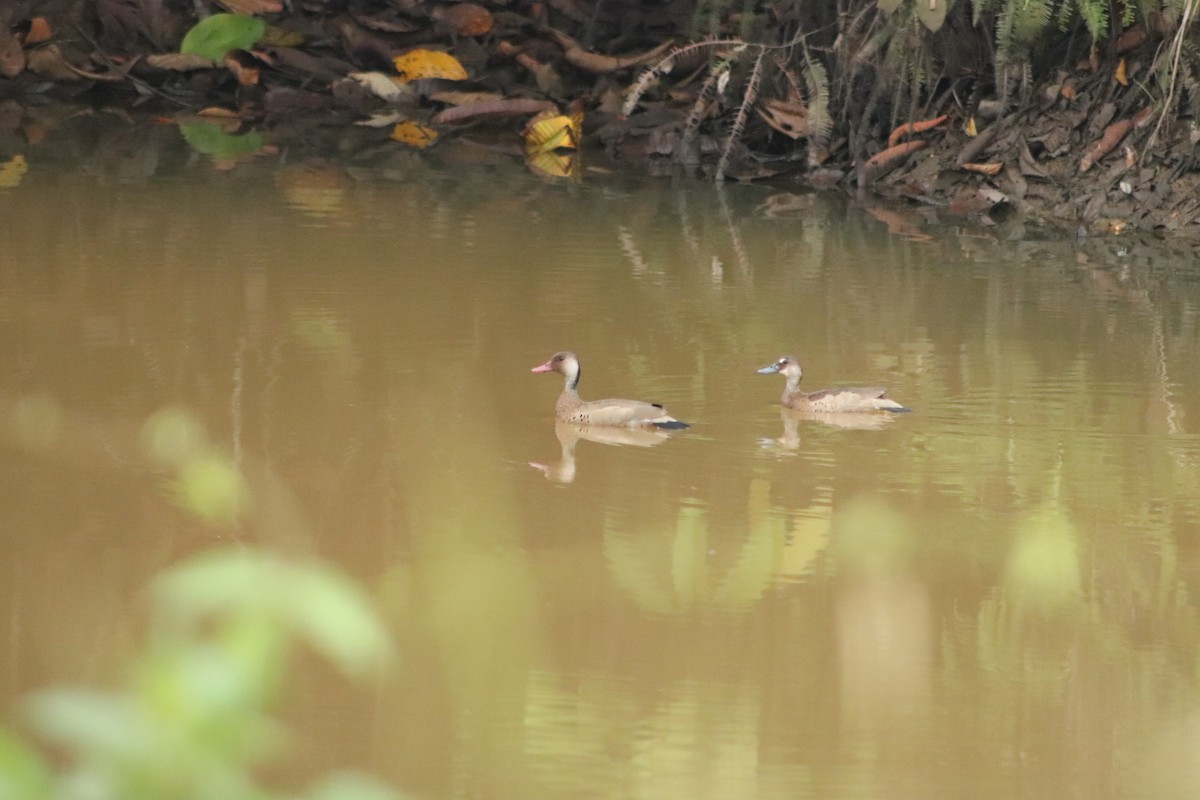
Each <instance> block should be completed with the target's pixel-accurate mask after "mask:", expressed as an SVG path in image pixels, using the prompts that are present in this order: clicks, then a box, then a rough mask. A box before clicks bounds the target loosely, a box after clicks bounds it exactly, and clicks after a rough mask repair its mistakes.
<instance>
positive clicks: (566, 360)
mask: <svg viewBox="0 0 1200 800" xmlns="http://www.w3.org/2000/svg"><path fill="white" fill-rule="evenodd" d="M529 371H530V372H558V373H561V374H563V375H565V376H567V380H568V381H569V382H571V383H575V382H577V381H578V380H579V359H578V358H576V357H575V354H574V353H572V352H571V351H569V350H563V351H562V352H560V353H555V354H554V355H552V356H550V360H549V361H547V362H546V363H545V364H539V365H538V366H536V367H534V368H533V369H531V370H529Z"/></svg>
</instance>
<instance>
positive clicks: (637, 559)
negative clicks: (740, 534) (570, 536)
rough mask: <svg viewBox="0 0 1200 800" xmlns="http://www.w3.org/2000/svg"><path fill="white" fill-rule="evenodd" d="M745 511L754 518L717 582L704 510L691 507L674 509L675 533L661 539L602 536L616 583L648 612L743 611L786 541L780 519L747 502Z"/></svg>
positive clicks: (614, 531) (768, 577)
mask: <svg viewBox="0 0 1200 800" xmlns="http://www.w3.org/2000/svg"><path fill="white" fill-rule="evenodd" d="M759 499H761V497H760V498H759ZM751 510H752V511H757V512H758V513H752V514H751V520H750V527H749V530H748V532H747V533H746V536H745V540H744V541H743V542H742V544H741V546H740V548H738V549H737V551H736V556H735V557H734V558H733V560H732V563H730V564H729V565H728V566H727V568H726V569H725V570H724V571H723V573H722V574H720V575H719V576H714V575H712V574H711V570H712V561H713V558H712V554H711V552H710V551H711V548H712V547H713V545H714V542H713V541H712V540H711V537H710V532H709V528H708V522H707V519H706V518H705V513H704V510H703V509H702V508H700V507H698V506H696V505H694V504H688V503H685V504H683V505H682V506H681V507H680V509H679V512H678V516H677V519H676V522H675V530H674V531H673V532H668V533H667V535H665V536H664V535H660V534H658V533H657V532H654V533H651V532H643V533H642V534H639V535H630V534H629V532H628V531H625V530H623V529H620V528H617V527H613V528H610V529H609V530H606V532H605V536H604V551H605V555H606V556H607V558H608V563H609V566H610V567H611V568H612V571H613V574H614V577H615V578H616V580H617V583H618V584H619V585H620V586H621V587H622V588H623V589H625V591H626V592H628V593H629V595H630V596H631V597H633V598H634V599H635V600H636V601H637V602H638V604H639V605H641V606H642V607H644V608H646V609H647V610H649V611H653V612H655V613H658V614H673V613H681V612H686V611H691V610H695V609H699V608H709V607H711V608H717V609H724V610H726V611H748V610H750V608H751V607H753V605H754V603H755V602H756V601H757V600H758V599H759V598H760V597H761V596H762V593H763V592H764V591H765V590H766V589H767V587H768V586H770V584H771V581H772V580H773V579H774V577H775V576H776V575H777V574H778V572H779V570H780V566H781V563H782V559H783V548H784V539H785V535H786V531H785V528H784V521H783V519H782V518H781V517H779V516H776V515H772V514H770V513H769V512H768V511H767V510H766V509H765V508H763V507H762V506H761V504H760V503H753V501H752V509H751ZM663 572H667V573H669V574H662V573H663Z"/></svg>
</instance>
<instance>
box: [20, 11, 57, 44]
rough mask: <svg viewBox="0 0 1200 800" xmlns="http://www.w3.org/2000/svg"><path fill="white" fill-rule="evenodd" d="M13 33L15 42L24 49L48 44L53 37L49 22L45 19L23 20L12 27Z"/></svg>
mask: <svg viewBox="0 0 1200 800" xmlns="http://www.w3.org/2000/svg"><path fill="white" fill-rule="evenodd" d="M13 33H14V34H15V35H16V37H17V41H19V42H20V43H21V44H23V45H24V46H26V47H29V46H30V45H35V44H41V43H42V42H48V41H50V39H51V38H52V37H53V36H54V31H53V29H52V28H51V27H50V21H49V20H47V19H46V18H45V17H32V18H30V19H23V20H21V21H20V22H18V23H17V24H16V25H14V26H13Z"/></svg>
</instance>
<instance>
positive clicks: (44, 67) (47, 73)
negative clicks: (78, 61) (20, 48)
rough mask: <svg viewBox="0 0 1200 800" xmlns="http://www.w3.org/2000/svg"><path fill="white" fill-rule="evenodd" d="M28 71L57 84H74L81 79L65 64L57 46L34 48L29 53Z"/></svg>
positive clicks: (64, 59) (81, 78) (65, 60)
mask: <svg viewBox="0 0 1200 800" xmlns="http://www.w3.org/2000/svg"><path fill="white" fill-rule="evenodd" d="M29 71H30V72H32V73H34V74H35V75H41V76H42V77H43V78H47V79H49V80H52V81H55V82H57V83H74V82H76V81H81V80H83V77H82V76H81V75H80V74H79V73H78V72H77V71H76V70H75V68H74V67H72V66H71V65H70V64H68V63H67V59H66V58H64V57H63V54H62V51H61V50H59V49H58V45H53V44H52V45H49V46H47V47H35V48H34V49H32V50H30V51H29Z"/></svg>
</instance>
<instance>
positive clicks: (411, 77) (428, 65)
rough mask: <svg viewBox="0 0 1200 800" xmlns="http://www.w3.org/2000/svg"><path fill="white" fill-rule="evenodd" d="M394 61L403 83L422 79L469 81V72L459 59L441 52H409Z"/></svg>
mask: <svg viewBox="0 0 1200 800" xmlns="http://www.w3.org/2000/svg"><path fill="white" fill-rule="evenodd" d="M394 60H395V62H396V71H397V72H399V73H400V82H401V83H408V82H409V81H415V80H420V79H421V78H444V79H446V80H450V81H465V80H466V79H467V71H466V70H465V69H463V65H462V64H460V63H458V59H457V58H455V57H454V56H452V55H450V54H449V53H443V52H441V51H440V50H409V51H408V52H407V53H405V54H404V55H402V56H396V58H395V59H394Z"/></svg>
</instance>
